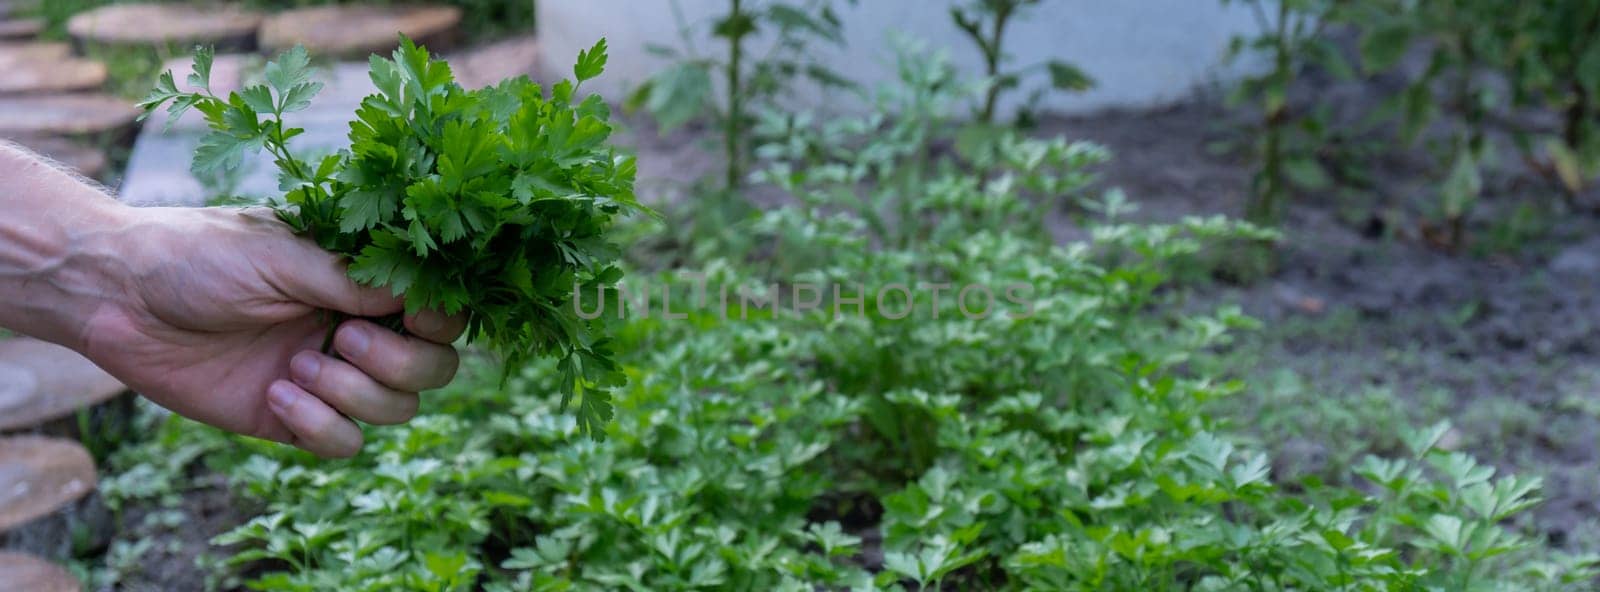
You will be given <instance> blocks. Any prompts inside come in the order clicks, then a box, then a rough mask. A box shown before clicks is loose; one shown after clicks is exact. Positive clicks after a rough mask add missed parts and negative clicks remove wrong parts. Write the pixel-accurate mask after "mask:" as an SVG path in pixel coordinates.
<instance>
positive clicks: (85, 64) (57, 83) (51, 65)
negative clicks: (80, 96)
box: [0, 58, 106, 95]
mask: <svg viewBox="0 0 1600 592" xmlns="http://www.w3.org/2000/svg"><path fill="white" fill-rule="evenodd" d="M105 83H106V66H105V64H102V63H100V62H97V61H94V60H84V59H78V58H56V59H50V60H21V61H16V62H13V63H11V64H7V65H6V66H5V67H3V68H0V95H34V94H45V93H61V92H72V91H87V90H95V89H98V88H100V87H101V86H103V85H105Z"/></svg>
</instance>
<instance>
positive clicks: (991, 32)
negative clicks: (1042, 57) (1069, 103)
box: [950, 0, 1094, 127]
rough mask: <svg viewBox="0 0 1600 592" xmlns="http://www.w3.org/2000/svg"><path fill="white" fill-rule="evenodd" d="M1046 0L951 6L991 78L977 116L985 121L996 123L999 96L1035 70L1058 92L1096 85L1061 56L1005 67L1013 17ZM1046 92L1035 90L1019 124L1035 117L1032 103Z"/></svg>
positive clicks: (979, 0)
mask: <svg viewBox="0 0 1600 592" xmlns="http://www.w3.org/2000/svg"><path fill="white" fill-rule="evenodd" d="M1042 2H1043V0H967V1H966V2H964V3H961V4H957V5H955V6H951V7H950V19H951V21H952V22H954V23H955V25H956V28H957V29H960V30H961V32H962V33H965V34H966V36H967V39H968V40H970V41H972V44H973V45H975V46H977V48H978V52H979V53H981V54H982V55H983V67H984V74H985V76H987V77H988V82H987V84H988V90H987V91H985V93H984V97H983V103H982V105H981V106H979V107H978V110H977V117H978V120H979V121H982V122H984V123H993V122H994V115H995V109H996V108H997V107H998V105H999V101H1000V95H1001V94H1002V93H1004V92H1005V91H1009V90H1016V89H1018V88H1020V87H1021V86H1022V81H1023V77H1024V76H1026V75H1027V74H1029V73H1030V71H1033V70H1044V72H1045V74H1046V75H1048V76H1049V79H1050V88H1053V89H1055V90H1058V91H1067V92H1082V91H1085V90H1089V89H1090V88H1093V87H1094V79H1093V78H1091V77H1090V76H1089V75H1088V74H1087V73H1085V72H1084V71H1083V70H1082V69H1081V68H1079V67H1078V66H1076V65H1074V64H1072V63H1070V62H1067V61H1065V60H1060V59H1051V60H1047V61H1045V62H1043V63H1041V64H1036V65H1033V66H1030V67H1027V68H1023V69H1020V70H1011V71H1008V70H1004V68H1005V66H1006V62H1007V61H1009V56H1008V55H1006V51H1005V38H1006V29H1007V27H1008V26H1009V25H1010V24H1011V23H1012V19H1014V18H1018V17H1023V16H1026V11H1027V10H1028V9H1030V8H1033V7H1035V6H1038V5H1039V4H1041V3H1042ZM1043 95H1044V89H1038V90H1035V91H1033V93H1031V94H1030V95H1029V98H1028V100H1027V102H1026V103H1025V104H1024V105H1023V107H1022V108H1021V109H1019V110H1018V112H1017V121H1018V123H1019V124H1024V127H1026V124H1027V123H1029V122H1030V121H1032V119H1033V105H1034V104H1036V103H1038V101H1039V99H1040V98H1041V97H1042V96H1043Z"/></svg>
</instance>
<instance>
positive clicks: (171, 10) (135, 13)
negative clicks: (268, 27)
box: [67, 4, 262, 52]
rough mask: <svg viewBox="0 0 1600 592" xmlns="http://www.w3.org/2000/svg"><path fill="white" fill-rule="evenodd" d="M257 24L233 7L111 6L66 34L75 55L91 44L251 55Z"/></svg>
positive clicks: (256, 16) (82, 18)
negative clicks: (75, 48)
mask: <svg viewBox="0 0 1600 592" xmlns="http://www.w3.org/2000/svg"><path fill="white" fill-rule="evenodd" d="M261 19H262V17H261V14H260V13H257V12H253V11H248V10H244V9H241V8H238V7H232V6H220V7H204V6H196V5H191V4H110V5H106V6H102V7H100V8H96V9H94V10H90V11H87V12H80V13H78V14H76V15H73V16H72V18H71V19H70V20H68V21H67V33H68V34H69V35H71V36H72V41H73V43H75V44H77V46H78V48H79V50H80V52H81V51H82V49H83V48H84V47H86V46H88V45H91V44H98V45H151V46H157V47H171V46H190V45H195V44H201V45H210V46H213V47H215V48H216V49H217V51H249V50H252V49H255V40H256V29H257V28H259V27H260V26H261Z"/></svg>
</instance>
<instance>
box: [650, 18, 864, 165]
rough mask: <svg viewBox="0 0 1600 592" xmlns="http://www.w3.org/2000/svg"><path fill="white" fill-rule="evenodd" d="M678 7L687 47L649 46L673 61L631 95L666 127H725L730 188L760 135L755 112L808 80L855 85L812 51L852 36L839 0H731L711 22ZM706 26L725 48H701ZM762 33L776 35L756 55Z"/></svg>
mask: <svg viewBox="0 0 1600 592" xmlns="http://www.w3.org/2000/svg"><path fill="white" fill-rule="evenodd" d="M851 2H852V3H853V2H854V0H851ZM672 6H673V14H674V15H675V16H676V17H677V20H678V28H679V33H680V36H681V37H682V39H683V43H682V47H666V46H652V47H650V48H649V49H650V51H651V52H652V53H654V54H656V55H659V56H661V57H665V58H668V59H671V60H673V63H672V65H670V66H669V67H667V68H664V69H662V70H661V71H659V72H657V73H656V74H655V75H653V76H651V77H650V79H648V80H646V81H645V82H644V83H643V84H641V85H639V87H638V88H637V89H635V90H634V92H633V94H632V95H630V96H629V98H628V106H629V108H643V109H644V110H645V111H647V112H649V113H650V114H651V115H653V116H655V118H656V120H657V121H659V122H660V124H661V126H662V128H663V129H664V130H670V129H672V128H675V127H678V126H680V125H683V124H685V123H688V122H690V121H692V120H695V119H697V118H701V117H708V118H709V119H710V121H711V122H712V123H713V124H714V125H715V126H716V128H717V129H719V130H720V131H721V134H720V136H719V138H718V140H719V143H720V147H721V151H722V155H723V159H724V161H725V162H724V169H723V171H722V183H721V189H722V191H723V192H724V193H731V192H733V191H735V190H737V189H738V188H739V187H740V186H741V185H742V184H743V183H744V181H745V175H746V173H747V172H748V171H749V161H750V153H751V150H752V146H753V143H754V141H755V140H754V139H753V138H751V137H749V136H750V132H751V125H752V121H753V114H755V113H758V112H759V111H761V110H763V109H767V108H771V107H773V106H775V105H776V104H777V101H779V100H780V99H782V98H783V97H784V96H786V95H788V94H789V93H791V92H794V90H795V89H796V85H797V84H798V83H799V82H801V81H807V80H808V81H811V82H814V83H816V84H818V85H820V86H821V87H822V88H824V89H831V90H839V89H849V88H853V87H854V84H853V83H851V82H850V81H848V80H846V79H844V78H843V77H841V76H839V75H838V74H837V73H835V72H834V71H833V70H832V69H830V68H828V66H827V65H826V64H824V63H822V62H821V61H819V60H817V59H815V56H813V55H812V51H811V48H812V44H813V43H816V42H826V43H830V44H834V45H842V44H843V43H844V36H843V32H842V29H843V23H842V22H840V20H839V16H838V14H836V13H835V12H834V11H833V8H832V2H831V0H810V1H808V2H805V3H791V2H777V1H773V2H761V1H760V0H729V1H728V4H727V11H726V12H724V13H722V14H719V15H716V17H715V19H714V20H712V21H711V22H710V23H691V22H688V21H686V20H685V17H684V15H683V11H682V9H681V7H680V6H679V5H678V2H677V0H673V3H672ZM705 26H709V28H710V31H711V36H712V37H713V38H715V39H717V40H718V41H719V42H720V43H721V44H723V45H724V46H725V47H724V48H723V49H722V51H720V52H717V53H701V52H700V51H699V50H698V48H697V45H696V43H695V42H694V38H695V35H697V34H698V32H699V31H700V29H701V27H705ZM759 36H768V37H770V43H771V45H770V46H769V47H768V48H767V49H766V50H765V52H764V53H762V54H754V55H752V54H751V53H750V51H751V50H750V45H749V44H750V42H751V41H752V40H754V39H756V38H757V37H759ZM714 79H720V80H721V82H722V88H721V90H722V96H721V97H716V96H715V95H714V94H713V92H712V89H713V86H714V85H713V84H712V80H714Z"/></svg>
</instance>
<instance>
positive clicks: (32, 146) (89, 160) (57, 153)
mask: <svg viewBox="0 0 1600 592" xmlns="http://www.w3.org/2000/svg"><path fill="white" fill-rule="evenodd" d="M10 141H12V142H16V143H18V144H21V145H22V147H24V148H27V149H29V150H32V151H34V152H37V153H39V154H40V155H43V156H45V157H47V158H49V159H50V160H54V161H56V162H58V163H61V165H62V166H65V167H67V168H69V169H72V170H73V172H76V173H78V174H80V175H83V176H85V177H90V178H99V177H100V173H104V172H105V171H106V154H105V153H104V152H101V151H100V150H98V149H96V148H93V147H90V146H85V145H83V144H80V143H77V142H73V141H70V140H66V139H64V138H10ZM0 347H4V344H3V343H0ZM4 390H5V389H4V388H0V391H4ZM5 407H6V406H5V403H0V409H5ZM0 423H4V422H3V420H0Z"/></svg>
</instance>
